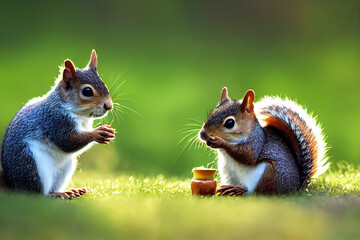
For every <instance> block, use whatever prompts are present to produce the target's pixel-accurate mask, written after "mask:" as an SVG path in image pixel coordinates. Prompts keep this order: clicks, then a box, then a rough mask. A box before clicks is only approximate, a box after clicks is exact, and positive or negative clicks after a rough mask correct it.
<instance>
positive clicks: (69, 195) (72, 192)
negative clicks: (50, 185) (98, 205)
mask: <svg viewBox="0 0 360 240" xmlns="http://www.w3.org/2000/svg"><path fill="white" fill-rule="evenodd" d="M86 192H87V190H86V188H71V189H69V190H67V191H65V192H52V193H50V194H49V195H50V196H51V197H56V198H61V199H66V200H72V199H74V198H78V197H80V196H82V195H84V194H85V193H86Z"/></svg>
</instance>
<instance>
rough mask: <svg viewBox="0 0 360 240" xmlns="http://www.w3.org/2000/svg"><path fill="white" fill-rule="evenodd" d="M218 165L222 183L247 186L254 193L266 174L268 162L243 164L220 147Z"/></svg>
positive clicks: (249, 191)
mask: <svg viewBox="0 0 360 240" xmlns="http://www.w3.org/2000/svg"><path fill="white" fill-rule="evenodd" d="M218 167H219V173H220V177H221V184H223V185H234V186H241V187H245V188H246V189H247V191H248V193H253V192H254V191H255V189H256V187H257V185H258V183H259V181H260V179H261V177H262V175H263V174H264V171H265V169H266V163H260V164H258V165H256V166H249V165H245V164H241V163H239V162H237V161H235V160H234V159H232V158H231V157H230V156H229V155H228V154H227V152H226V151H225V150H223V149H218Z"/></svg>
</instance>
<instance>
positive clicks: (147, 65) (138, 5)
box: [0, 1, 360, 176]
mask: <svg viewBox="0 0 360 240" xmlns="http://www.w3.org/2000/svg"><path fill="white" fill-rule="evenodd" d="M359 9H360V4H359V1H338V2H333V1H311V2H308V1H273V2H269V1H264V2H262V1H254V2H252V1H76V2H75V1H61V2H57V3H55V2H53V1H42V2H41V1H40V2H38V1H2V2H1V3H0V33H1V37H0V74H1V75H0V89H1V90H2V92H1V94H0V104H1V107H0V110H1V114H0V136H1V138H2V136H3V135H4V132H5V129H6V127H7V125H8V124H9V122H10V120H11V118H12V117H13V116H14V115H15V114H16V112H17V111H18V110H19V109H20V108H21V107H22V105H23V104H25V103H26V102H27V101H28V100H29V99H31V98H33V97H36V96H40V95H43V94H45V93H46V92H47V91H48V90H49V89H50V87H51V86H52V85H53V82H54V80H55V78H56V77H57V75H58V72H59V69H58V66H59V65H62V64H63V62H64V60H65V59H67V58H69V59H71V60H72V61H73V62H74V63H75V65H76V66H77V67H79V68H82V67H84V66H85V65H86V64H87V62H88V59H89V57H90V51H91V49H96V51H97V53H98V59H99V66H98V69H99V73H100V75H101V76H102V78H103V80H104V81H105V82H106V83H107V84H108V86H109V87H110V86H111V85H113V86H114V87H113V88H112V90H113V91H114V90H115V89H116V88H117V86H119V84H120V83H122V82H123V81H124V80H126V82H125V83H124V84H123V85H122V86H121V87H120V88H119V89H118V90H117V92H113V97H116V96H118V95H119V94H124V95H122V96H121V98H126V99H120V100H118V102H120V103H121V104H123V105H126V106H128V107H130V108H132V109H134V110H136V111H137V112H138V113H139V114H140V115H141V117H139V116H138V115H137V114H135V113H133V112H132V111H130V110H126V109H124V111H125V113H124V114H122V113H121V115H122V119H119V121H118V120H115V121H114V122H113V127H115V128H116V129H117V130H118V134H117V139H116V142H115V143H112V144H110V145H109V146H95V147H93V148H92V149H91V150H90V151H88V152H87V153H85V154H84V155H82V157H81V161H80V164H81V169H82V171H86V170H87V169H91V170H96V171H98V172H100V173H102V174H104V176H105V175H106V174H108V173H118V172H129V173H131V172H137V173H140V174H146V175H156V174H159V173H163V174H165V175H168V176H169V175H177V176H190V171H191V169H192V168H193V167H194V166H199V165H206V164H207V163H209V162H212V161H213V160H214V158H215V155H214V154H209V152H210V151H209V150H207V149H204V148H202V149H196V148H194V146H193V147H191V148H190V147H189V146H188V147H187V148H186V149H185V150H184V151H183V149H184V148H185V147H186V140H185V141H183V142H181V143H180V144H178V143H179V142H180V140H181V139H182V138H183V137H184V136H185V135H186V131H187V130H189V129H193V128H194V127H191V126H189V125H186V124H198V122H199V121H200V122H202V121H204V120H206V117H207V114H208V112H209V111H210V110H211V109H212V108H213V107H214V106H215V105H216V104H217V101H218V100H219V97H220V91H221V89H222V87H223V86H227V87H228V88H229V94H230V96H231V97H232V98H237V99H239V98H241V97H242V96H243V94H244V93H245V91H246V90H247V89H249V88H252V89H254V90H255V92H256V95H257V99H259V98H260V97H262V96H264V95H279V96H283V97H284V96H288V97H290V98H292V99H294V100H297V101H298V102H299V103H300V104H301V105H303V106H306V107H307V108H308V109H309V110H310V111H311V112H314V113H315V115H318V119H319V121H320V122H321V123H322V124H323V127H324V128H325V131H324V132H325V134H326V135H327V141H328V143H329V145H330V147H331V149H330V151H329V154H330V156H331V161H332V162H338V161H342V160H345V161H348V162H350V163H353V164H354V165H356V166H357V165H358V164H359V160H360V151H359V147H358V144H359V141H358V136H360V125H359V119H360V111H359V104H360V94H359V90H360V81H359V78H360V70H359V69H360V68H359V63H360V41H359V40H360V13H359ZM118 76H120V77H119V78H118V80H117V81H116V79H117V77H118ZM110 120H111V118H110ZM333 166H335V164H333Z"/></svg>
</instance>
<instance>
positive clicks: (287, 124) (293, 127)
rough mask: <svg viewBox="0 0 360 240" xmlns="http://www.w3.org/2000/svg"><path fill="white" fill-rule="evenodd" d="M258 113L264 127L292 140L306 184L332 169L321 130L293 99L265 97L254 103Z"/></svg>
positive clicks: (301, 177) (257, 115) (302, 178)
mask: <svg viewBox="0 0 360 240" xmlns="http://www.w3.org/2000/svg"><path fill="white" fill-rule="evenodd" d="M255 113H256V117H257V118H258V120H259V122H260V124H261V125H262V126H272V127H275V128H277V129H279V130H280V131H281V132H283V133H284V134H285V137H287V138H288V139H289V140H290V142H291V143H292V145H293V147H294V151H295V153H296V155H297V158H298V159H299V167H300V169H301V173H300V174H301V176H300V179H301V182H302V184H303V185H306V184H307V183H308V182H309V180H310V178H311V177H317V176H319V175H321V174H322V173H324V172H325V171H326V170H327V169H328V168H329V163H328V162H327V160H328V157H327V146H326V143H325V140H324V135H323V134H322V129H321V127H320V125H319V124H317V123H316V120H315V118H313V117H312V115H311V114H308V113H307V111H306V110H305V109H304V108H302V107H301V106H300V105H298V104H297V103H295V102H293V101H291V100H290V99H284V100H283V99H281V98H279V97H264V98H263V99H261V100H260V101H259V102H258V103H256V104H255Z"/></svg>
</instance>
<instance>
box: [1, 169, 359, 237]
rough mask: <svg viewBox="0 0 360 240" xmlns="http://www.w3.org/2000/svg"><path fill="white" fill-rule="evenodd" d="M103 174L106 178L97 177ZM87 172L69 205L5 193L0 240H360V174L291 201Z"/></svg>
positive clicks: (334, 177)
mask: <svg viewBox="0 0 360 240" xmlns="http://www.w3.org/2000/svg"><path fill="white" fill-rule="evenodd" d="M97 174H98V173H97ZM97 174H92V173H85V172H81V173H78V174H76V175H75V177H74V179H73V182H72V185H73V186H86V187H88V189H89V192H88V193H87V194H86V195H85V196H83V197H81V198H79V199H76V200H72V201H66V200H60V199H52V198H47V197H41V196H36V195H31V194H25V193H10V192H0V213H1V214H0V239H65V238H67V239H76V238H80V239H111V238H115V239H358V238H359V236H360V229H359V227H358V226H359V225H360V197H359V194H360V171H359V170H356V169H354V168H351V167H350V166H348V165H344V166H343V167H342V168H341V169H340V170H338V171H336V172H329V173H327V174H325V175H324V176H323V177H320V178H318V179H314V180H313V181H312V183H311V185H310V186H309V188H308V190H304V191H302V192H300V193H296V194H293V195H290V196H271V197H269V196H245V197H193V196H191V191H190V188H189V181H190V179H176V178H165V177H163V176H157V177H139V176H137V177H136V176H130V175H126V174H123V175H121V176H118V177H111V178H109V179H107V178H105V177H104V176H99V175H97Z"/></svg>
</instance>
